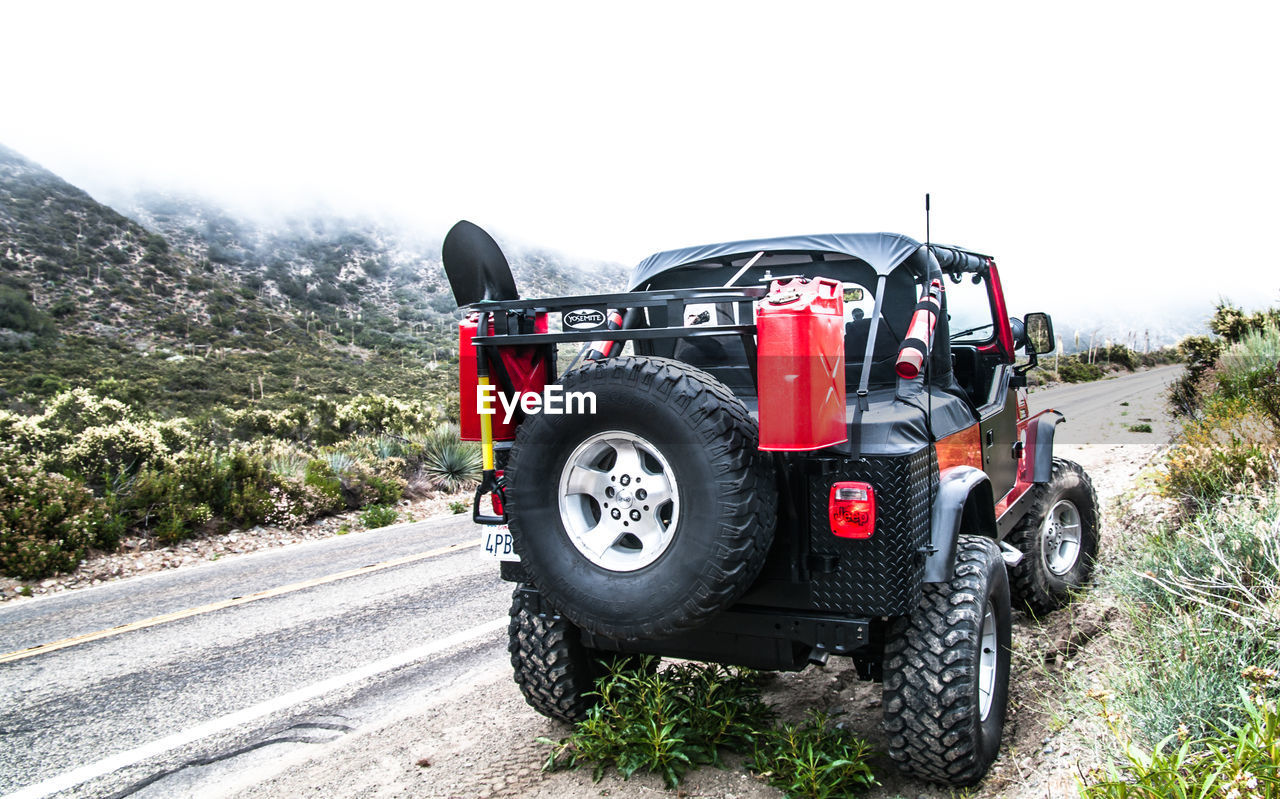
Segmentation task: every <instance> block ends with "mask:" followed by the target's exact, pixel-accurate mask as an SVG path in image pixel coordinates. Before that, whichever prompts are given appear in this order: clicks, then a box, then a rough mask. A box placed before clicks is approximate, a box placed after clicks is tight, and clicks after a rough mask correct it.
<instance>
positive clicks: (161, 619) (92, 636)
mask: <svg viewBox="0 0 1280 799" xmlns="http://www.w3.org/2000/svg"><path fill="white" fill-rule="evenodd" d="M475 546H480V542H479V541H473V542H471V543H469V544H451V545H449V546H447V547H440V548H439V549H432V550H429V551H427V552H419V553H418V554H416V555H406V556H405V557H403V558H396V559H395V560H387V561H383V562H382V563H374V564H371V565H369V566H361V567H360V568H358V569H348V570H347V571H344V572H338V573H337V574H330V575H326V576H324V577H316V578H315V579H313V580H303V581H302V582H300V583H292V584H290V585H282V586H280V587H279V588H268V589H267V590H266V591H259V592H258V593H256V594H248V595H247V596H238V597H232V598H231V599H224V600H222V601H221V602H213V603H210V604H208V605H201V606H200V607H197V608H187V609H186V610H178V611H174V612H173V613H166V614H164V615H163V616H153V617H151V618H149V619H143V620H142V621H134V622H130V623H128V624H121V625H120V626H118V627H112V628H110V629H107V630H98V631H97V632H92V633H85V634H84V635H77V636H74V637H72V638H64V639H62V640H61V641H54V642H52V643H48V644H38V645H36V646H32V647H27V648H26V649H19V650H17V651H16V652H9V653H8V654H5V655H0V663H8V662H10V661H14V660H22V659H23V658H29V657H35V656H36V655H43V654H44V653H45V652H53V651H55V650H58V649H66V648H67V647H69V646H75V645H76V644H83V643H86V642H88V641H97V640H99V639H101V638H109V637H111V636H113V635H119V634H120V633H127V632H131V631H133V630H141V629H144V628H147V627H154V626H156V625H157V624H165V623H168V622H171V621H177V620H179V619H185V618H189V617H191V616H199V615H200V614H201V613H212V612H213V611H215V610H222V609H223V608H231V607H235V606H236V605H244V604H246V603H249V602H257V601H258V600H259V599H270V598H271V597H273V596H280V595H281V594H288V593H292V592H293V591H301V590H302V589H304V588H314V587H315V586H317V585H324V584H325V583H332V582H336V581H338V580H345V579H347V578H348V577H358V576H359V575H362V574H370V573H372V572H376V571H381V570H383V569H390V568H393V567H395V566H403V565H405V564H406V563H413V562H415V561H419V560H426V559H427V558H434V557H437V556H439V555H447V554H448V553H450V552H460V551H462V550H464V549H469V548H471V547H475Z"/></svg>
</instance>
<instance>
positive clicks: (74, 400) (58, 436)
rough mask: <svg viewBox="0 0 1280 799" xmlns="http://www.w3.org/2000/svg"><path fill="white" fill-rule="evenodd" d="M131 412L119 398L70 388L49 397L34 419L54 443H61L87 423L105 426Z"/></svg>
mask: <svg viewBox="0 0 1280 799" xmlns="http://www.w3.org/2000/svg"><path fill="white" fill-rule="evenodd" d="M131 415H132V414H131V413H130V411H129V406H127V405H125V404H124V403H123V402H121V401H119V400H115V399H111V398H104V397H99V396H98V395H96V394H94V393H93V392H91V391H89V390H88V389H85V388H74V389H72V390H70V391H64V392H62V393H61V394H59V395H57V396H56V397H54V398H53V399H52V400H50V401H49V404H48V405H46V406H45V410H44V414H43V415H42V416H41V417H40V418H39V419H38V423H39V425H40V427H41V428H43V429H44V430H46V431H48V432H49V434H50V435H51V436H52V437H53V441H54V442H56V443H54V446H62V445H65V444H66V443H68V442H70V441H71V439H73V438H75V437H76V436H78V435H79V434H80V433H83V432H84V431H85V430H88V429H89V428H91V427H108V426H110V425H113V424H115V423H117V422H123V421H125V420H127V419H129V418H130V417H131Z"/></svg>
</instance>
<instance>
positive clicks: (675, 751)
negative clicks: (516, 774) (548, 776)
mask: <svg viewBox="0 0 1280 799" xmlns="http://www.w3.org/2000/svg"><path fill="white" fill-rule="evenodd" d="M651 666H652V663H651V661H650V659H649V658H642V659H640V660H638V661H637V660H636V659H619V660H618V661H616V662H614V663H613V664H612V665H611V666H610V667H609V672H608V674H607V675H606V676H605V677H603V678H602V679H601V680H600V681H599V682H598V683H597V691H598V696H599V702H598V704H597V705H596V706H595V707H594V708H592V709H591V710H590V711H589V713H588V715H587V718H586V719H585V720H584V721H581V722H579V723H578V724H576V725H575V726H574V730H573V732H572V734H570V735H569V736H568V737H567V738H563V739H561V740H560V741H558V742H556V741H551V740H549V739H547V738H539V739H538V740H539V742H541V743H544V744H549V745H550V746H551V747H552V749H551V752H550V754H549V755H548V756H547V761H546V764H545V766H544V768H545V769H547V770H557V769H566V768H577V767H579V766H581V765H587V764H590V765H591V766H592V768H593V773H594V777H595V779H596V780H597V781H599V780H600V778H601V777H602V776H603V775H604V771H605V769H606V768H608V767H609V766H613V767H614V768H616V769H617V770H618V773H619V774H621V775H622V776H623V777H624V778H627V777H630V776H631V775H632V774H634V773H636V772H637V771H645V772H650V773H653V774H657V775H659V776H660V777H662V779H663V781H664V782H665V783H666V784H667V786H668V787H671V788H675V787H676V786H677V785H678V784H679V783H680V780H681V779H682V778H683V777H684V775H685V774H686V773H688V772H689V771H690V770H691V769H694V768H697V767H698V766H701V765H716V766H721V765H723V763H722V761H721V753H722V750H723V751H725V752H736V753H738V754H744V755H749V756H750V757H751V760H750V762H751V764H752V767H753V768H754V769H755V770H756V771H757V772H759V773H760V776H761V777H762V778H763V779H765V780H766V781H768V782H769V784H771V785H774V786H775V787H778V788H780V789H782V790H783V791H784V792H785V793H786V795H787V796H792V797H834V796H847V795H849V794H850V793H853V792H856V791H860V790H864V789H866V788H869V787H871V786H873V785H875V784H877V783H876V780H875V778H874V777H873V776H872V774H871V770H870V768H869V767H868V766H867V762H866V761H867V758H868V757H869V756H870V753H871V750H870V748H869V747H868V746H867V744H866V743H865V742H863V741H861V740H859V739H857V738H856V737H854V736H853V734H852V733H849V732H847V731H845V730H843V729H840V728H837V727H832V726H831V725H829V724H828V720H827V718H826V717H825V716H823V715H820V714H816V715H813V716H811V717H810V718H809V719H808V720H807V721H805V722H803V723H800V724H782V725H780V726H778V727H774V726H773V721H774V717H775V714H774V711H773V709H772V708H770V707H769V706H768V705H767V704H765V702H764V701H763V699H762V698H761V696H760V688H759V679H758V677H757V676H756V674H755V673H754V672H751V671H749V670H746V669H738V668H727V667H724V666H718V665H714V664H698V663H679V664H672V665H669V666H667V667H666V668H665V669H663V670H662V671H657V670H655V669H653V668H652V667H651Z"/></svg>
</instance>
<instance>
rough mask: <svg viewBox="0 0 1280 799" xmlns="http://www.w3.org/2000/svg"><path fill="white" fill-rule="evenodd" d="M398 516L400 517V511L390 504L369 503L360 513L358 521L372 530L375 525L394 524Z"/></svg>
mask: <svg viewBox="0 0 1280 799" xmlns="http://www.w3.org/2000/svg"><path fill="white" fill-rule="evenodd" d="M398 518H400V511H398V510H396V509H395V508H393V507H391V506H390V505H370V506H369V507H367V508H365V510H364V512H363V513H361V514H360V523H361V524H363V525H364V526H365V527H366V528H367V529H369V530H372V529H374V528H377V527H386V526H387V525H389V524H395V521H396V519H398Z"/></svg>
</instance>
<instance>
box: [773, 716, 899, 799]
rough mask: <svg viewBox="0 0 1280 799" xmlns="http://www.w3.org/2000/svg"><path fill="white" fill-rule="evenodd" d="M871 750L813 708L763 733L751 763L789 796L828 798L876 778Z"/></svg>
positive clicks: (867, 785) (865, 785)
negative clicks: (803, 717) (805, 716)
mask: <svg viewBox="0 0 1280 799" xmlns="http://www.w3.org/2000/svg"><path fill="white" fill-rule="evenodd" d="M870 755H871V748H870V747H869V746H868V745H867V743H866V742H865V741H863V740H861V739H860V738H858V737H857V736H855V735H854V734H853V733H852V732H850V731H849V730H846V729H843V728H841V727H837V726H832V725H831V723H830V720H829V719H828V718H827V716H826V715H825V714H823V713H818V712H813V713H811V714H810V716H809V718H808V719H806V720H805V721H803V722H801V723H799V724H783V725H780V726H779V727H778V728H777V729H775V730H773V731H772V732H771V733H770V734H768V735H766V736H763V737H762V740H761V743H760V744H759V745H757V747H756V750H755V753H754V756H753V759H752V766H751V768H752V769H753V770H754V771H755V772H756V773H758V774H759V775H760V776H761V777H764V778H765V779H766V780H767V781H768V782H769V784H770V785H772V786H773V787H775V788H778V789H779V790H781V791H783V792H784V793H786V795H787V796H794V797H805V799H827V798H828V797H835V796H847V795H849V794H851V793H854V792H856V791H862V790H866V789H868V788H871V787H872V786H874V785H876V784H877V783H876V778H875V776H874V775H873V774H872V773H871V769H870V768H869V767H868V766H867V758H869V757H870Z"/></svg>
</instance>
